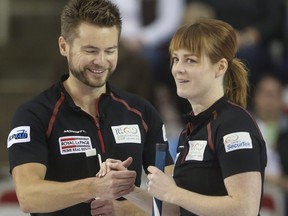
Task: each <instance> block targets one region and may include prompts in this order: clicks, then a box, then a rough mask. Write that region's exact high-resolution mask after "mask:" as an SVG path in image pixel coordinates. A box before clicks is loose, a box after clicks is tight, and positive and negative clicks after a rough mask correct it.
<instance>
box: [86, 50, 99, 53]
mask: <svg viewBox="0 0 288 216" xmlns="http://www.w3.org/2000/svg"><path fill="white" fill-rule="evenodd" d="M85 52H86V53H95V52H96V51H95V50H85Z"/></svg>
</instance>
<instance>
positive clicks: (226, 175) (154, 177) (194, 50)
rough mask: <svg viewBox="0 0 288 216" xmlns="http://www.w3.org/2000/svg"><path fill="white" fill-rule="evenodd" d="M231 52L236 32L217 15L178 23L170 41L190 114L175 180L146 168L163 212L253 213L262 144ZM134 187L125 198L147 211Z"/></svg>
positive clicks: (262, 164) (151, 189)
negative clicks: (211, 17)
mask: <svg viewBox="0 0 288 216" xmlns="http://www.w3.org/2000/svg"><path fill="white" fill-rule="evenodd" d="M236 51H237V38H236V34H235V31H234V29H233V28H232V27H231V26H230V25H229V24H227V23H225V22H223V21H220V20H215V19H207V18H206V19H200V20H199V21H197V22H196V23H193V24H190V25H184V26H182V27H180V29H178V31H177V32H176V33H175V35H174V36H173V38H172V40H171V43H170V53H171V68H172V74H173V77H174V79H175V83H176V86H177V94H178V95H179V96H180V97H182V98H186V99H187V100H188V101H189V103H190V104H191V108H192V111H191V113H190V114H189V115H187V125H186V128H185V129H184V130H183V131H182V133H181V135H180V139H179V143H178V154H177V158H176V161H175V167H174V174H173V178H172V177H170V176H168V175H167V174H164V173H163V172H161V171H160V170H159V169H157V168H156V167H154V166H150V167H148V171H149V172H150V174H149V175H148V180H149V182H148V192H149V193H150V194H151V195H152V196H154V197H156V198H158V199H160V200H163V201H164V202H165V204H164V206H163V213H164V214H165V212H166V210H167V207H170V208H169V211H167V215H175V214H179V213H173V214H172V213H171V212H172V209H174V210H175V212H177V208H178V211H179V207H180V215H213V216H218V215H221V216H224V215H233V216H237V215H241V216H243V215H245V216H249V215H251V216H252V215H253V216H255V215H259V210H260V206H261V197H262V190H263V179H264V170H265V166H266V162H267V157H266V147H265V142H264V140H263V138H262V135H261V133H260V131H259V129H258V126H257V125H256V123H255V121H254V120H253V118H252V117H251V115H250V114H249V113H248V112H247V111H246V110H245V107H246V97H247V88H248V81H247V70H246V67H245V66H244V64H243V63H242V62H241V61H240V60H239V59H237V58H236V57H235V53H236ZM123 165H124V166H126V165H127V164H126V162H124V163H123ZM109 166H110V165H109ZM115 166H116V165H115ZM126 167H127V166H126ZM113 168H115V167H113ZM137 190H140V189H135V192H132V193H130V194H129V195H128V196H126V198H127V199H130V200H131V201H134V203H136V204H138V205H139V206H142V208H146V209H148V208H147V205H146V206H145V202H144V201H143V200H144V198H143V193H138V191H137ZM137 198H138V199H137ZM146 198H147V197H146ZM145 200H149V199H145ZM167 203H168V204H167ZM146 204H147V202H146ZM171 204H173V205H171ZM173 206H174V207H173ZM175 206H177V207H175ZM178 206H179V207H178ZM147 211H150V209H149V210H147Z"/></svg>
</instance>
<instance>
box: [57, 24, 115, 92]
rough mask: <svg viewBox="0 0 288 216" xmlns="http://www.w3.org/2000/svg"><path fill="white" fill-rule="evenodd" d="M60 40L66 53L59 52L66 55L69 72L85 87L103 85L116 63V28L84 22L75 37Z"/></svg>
mask: <svg viewBox="0 0 288 216" xmlns="http://www.w3.org/2000/svg"><path fill="white" fill-rule="evenodd" d="M63 41H64V43H65V48H66V52H64V53H63V51H61V54H62V55H64V56H66V57H67V60H68V65H69V70H70V75H72V76H74V77H75V78H77V79H78V80H79V81H81V82H82V83H84V84H85V85H87V86H89V87H93V88H99V87H102V86H104V85H105V83H106V81H107V80H108V78H109V77H110V76H111V74H112V73H113V72H114V70H115V68H116V65H117V60H118V30H117V28H116V27H115V26H114V27H109V28H107V27H99V26H95V25H93V24H89V23H85V22H84V23H81V24H80V25H79V27H78V34H77V37H75V38H74V39H73V40H72V41H71V43H67V42H66V41H65V40H64V39H63ZM60 43H61V37H60V39H59V45H60ZM60 50H61V45H60Z"/></svg>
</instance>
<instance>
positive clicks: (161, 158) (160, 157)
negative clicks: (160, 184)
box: [152, 143, 167, 216]
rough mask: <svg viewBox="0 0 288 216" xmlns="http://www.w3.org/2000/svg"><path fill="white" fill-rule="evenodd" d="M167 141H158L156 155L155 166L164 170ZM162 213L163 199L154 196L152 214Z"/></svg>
mask: <svg viewBox="0 0 288 216" xmlns="http://www.w3.org/2000/svg"><path fill="white" fill-rule="evenodd" d="M166 150H167V144H166V143H157V144H156V157H155V166H156V167H157V168H158V169H160V170H162V171H163V172H164V168H165V161H166V159H165V158H166ZM161 215H162V201H161V200H158V199H156V198H153V209H152V216H161Z"/></svg>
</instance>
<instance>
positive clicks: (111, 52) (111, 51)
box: [106, 50, 115, 55]
mask: <svg viewBox="0 0 288 216" xmlns="http://www.w3.org/2000/svg"><path fill="white" fill-rule="evenodd" d="M106 53H107V54H109V55H111V54H113V53H115V50H107V51H106Z"/></svg>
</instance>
